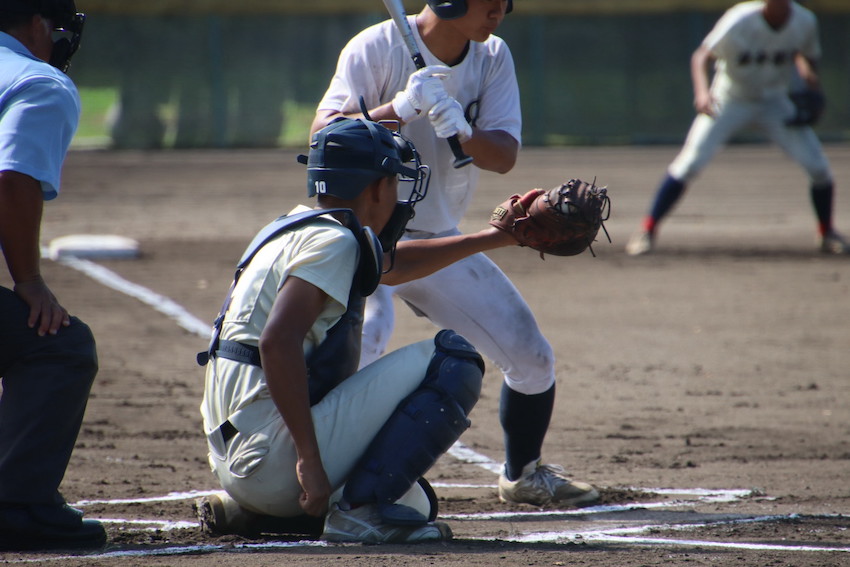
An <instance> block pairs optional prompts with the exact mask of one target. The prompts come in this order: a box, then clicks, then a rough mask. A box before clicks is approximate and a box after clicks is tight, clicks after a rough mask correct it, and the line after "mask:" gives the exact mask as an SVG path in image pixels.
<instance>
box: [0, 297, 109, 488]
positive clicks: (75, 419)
mask: <svg viewBox="0 0 850 567" xmlns="http://www.w3.org/2000/svg"><path fill="white" fill-rule="evenodd" d="M0 313H2V315H0V377H2V384H3V389H2V394H0V503H29V504H35V503H40V504H55V503H62V502H63V499H62V497H61V496H60V494H59V492H58V489H59V484H60V483H61V482H62V477H63V476H64V475H65V469H66V468H67V466H68V461H69V460H70V458H71V451H72V450H73V448H74V444H75V443H76V440H77V433H78V432H79V430H80V425H81V424H82V420H83V414H84V413H85V409H86V403H87V402H88V397H89V391H90V390H91V385H92V383H93V382H94V377H95V375H96V374H97V353H96V347H95V342H94V337H93V336H92V333H91V331H90V330H89V328H88V326H87V325H86V324H85V323H83V322H82V321H80V320H79V319H77V318H76V317H71V325H70V326H69V327H61V328H60V329H59V332H58V333H57V334H56V335H49V334H48V335H45V336H43V337H39V336H38V334H37V333H36V331H35V330H34V329H30V328H29V327H28V326H27V317H28V316H29V307H28V306H27V305H26V303H24V302H23V301H22V300H21V299H20V298H19V297H18V296H17V295H16V294H15V293H14V292H13V291H11V290H9V289H6V288H3V287H0Z"/></svg>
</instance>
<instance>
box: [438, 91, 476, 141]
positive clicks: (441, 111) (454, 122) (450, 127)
mask: <svg viewBox="0 0 850 567" xmlns="http://www.w3.org/2000/svg"><path fill="white" fill-rule="evenodd" d="M428 119H429V120H430V121H431V125H432V126H433V127H434V132H435V133H436V134H437V137H439V138H450V137H452V136H457V138H458V140H459V141H461V142H465V141H467V140H468V139H470V138H471V137H472V126H470V125H469V122H467V121H466V117H465V116H464V115H463V107H462V106H461V105H460V103H459V102H458V101H456V100H455V99H453V98H452V97H448V98H444V99H443V100H441V101H440V102H438V103H437V104H435V105H434V106H433V107H432V108H431V110H430V111H428Z"/></svg>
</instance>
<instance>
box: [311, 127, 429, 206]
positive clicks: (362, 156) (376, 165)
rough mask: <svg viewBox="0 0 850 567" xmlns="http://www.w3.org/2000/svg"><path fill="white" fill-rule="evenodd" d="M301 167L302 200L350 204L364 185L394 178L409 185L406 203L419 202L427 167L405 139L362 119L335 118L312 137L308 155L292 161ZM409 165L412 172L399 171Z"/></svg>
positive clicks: (407, 170) (408, 168)
mask: <svg viewBox="0 0 850 567" xmlns="http://www.w3.org/2000/svg"><path fill="white" fill-rule="evenodd" d="M298 161H299V162H301V163H305V164H307V196H308V197H312V196H314V195H317V194H324V195H333V196H334V197H338V198H340V199H345V200H351V199H354V198H356V197H357V196H358V195H359V194H360V193H361V192H362V191H363V190H364V189H365V188H366V186H367V185H369V184H370V183H372V182H373V181H375V180H376V179H380V178H381V177H389V176H392V175H398V176H399V178H400V179H401V180H403V181H412V182H413V183H414V191H413V192H412V193H411V199H412V200H415V201H418V200H420V199H421V198H422V197H424V192H423V191H422V190H421V187H422V184H423V182H424V181H425V178H426V177H427V167H426V166H423V165H421V163H420V161H419V154H418V153H417V152H416V149H415V148H414V147H413V144H411V143H410V142H409V141H408V140H407V139H406V138H403V137H402V136H401V134H398V133H396V132H392V131H391V130H389V129H387V128H385V127H384V126H382V125H380V124H378V123H376V122H372V121H371V120H364V119H360V118H358V119H350V118H341V119H339V120H336V121H334V122H331V123H330V124H328V125H327V126H325V127H324V128H322V129H321V130H319V131H318V132H316V133H315V134H314V135H313V139H312V142H311V143H310V153H309V155H306V156H304V155H301V156H298ZM411 161H412V162H414V164H413V167H408V166H406V165H405V163H407V162H411Z"/></svg>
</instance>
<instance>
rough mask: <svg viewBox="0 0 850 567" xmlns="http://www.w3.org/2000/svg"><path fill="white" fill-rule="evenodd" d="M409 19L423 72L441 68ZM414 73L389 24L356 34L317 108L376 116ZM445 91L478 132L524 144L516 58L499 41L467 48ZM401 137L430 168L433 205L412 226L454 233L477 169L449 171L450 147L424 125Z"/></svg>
mask: <svg viewBox="0 0 850 567" xmlns="http://www.w3.org/2000/svg"><path fill="white" fill-rule="evenodd" d="M408 19H409V20H410V25H411V28H413V33H414V36H415V37H416V42H417V44H418V45H419V47H420V50H421V52H422V56H423V57H424V58H425V62H426V64H428V65H437V64H442V62H441V61H439V60H438V59H437V58H436V57H435V56H434V55H433V54H432V53H431V52H430V51H428V49H427V47H425V44H424V42H423V41H422V38H421V37H420V36H419V32H418V30H417V28H416V21H415V17H414V16H409V17H408ZM415 70H416V67H415V66H414V64H413V60H412V59H411V57H410V53H409V52H408V50H407V47H406V45H405V43H404V41H403V40H402V38H401V34H400V33H399V31H398V29H397V28H396V26H395V25H394V24H393V22H392V20H387V21H385V22H382V23H380V24H376V25H374V26H371V27H369V28H366V29H365V30H363V31H362V32H360V33H359V34H357V35H356V36H355V37H354V38H353V39H352V40H351V41H350V42H349V43H348V45H346V46H345V48H344V49H343V50H342V52H341V53H340V56H339V62H338V64H337V68H336V73H335V74H334V77H333V79H332V80H331V83H330V86H329V87H328V91H327V92H326V93H325V96H324V97H323V98H322V101H321V102H320V103H319V107H318V108H319V110H336V111H342V112H344V113H354V112H359V111H360V103H359V97H361V96H362V97H363V99H364V101H365V103H366V106H367V107H368V108H375V107H376V106H379V105H381V104H384V103H387V102H389V101H391V100H392V99H393V97H394V96H395V94H396V93H397V92H399V91H403V90H404V89H405V87H406V86H407V79H408V77H409V76H410V75H411V74H412V73H413V72H414V71H415ZM445 88H446V92H448V94H449V95H450V96H452V97H454V98H455V99H456V100H457V101H458V102H459V103H460V104H461V105H462V106H463V108H464V109H465V110H466V111H467V119H468V120H469V119H470V118H471V119H474V121H473V126H477V127H478V128H481V129H484V130H503V131H505V132H507V133H508V134H510V135H511V136H513V137H514V138H515V139H516V140H517V142H520V141H521V130H522V117H521V112H520V101H519V87H518V85H517V80H516V75H515V72H514V62H513V58H512V57H511V53H510V50H509V49H508V46H507V44H506V43H505V42H504V41H503V40H502V39H501V38H499V37H497V36H490V37H489V38H488V39H487V41H485V42H483V43H477V42H470V43H469V52H468V53H467V54H466V55H465V56H464V58H463V61H462V62H460V63H459V64H457V65H455V66H454V67H452V74H451V77H450V78H448V79H447V80H446V82H445ZM402 133H403V134H404V135H405V136H406V137H408V138H410V139H411V140H412V141H413V144H414V145H415V146H416V149H417V151H418V152H419V154H420V155H421V156H422V162H423V163H425V164H427V165H428V166H430V167H431V185H430V188H429V190H428V198H426V199H425V200H424V201H422V202H421V203H419V204H417V205H416V217H415V218H414V219H413V220H412V221H411V222H410V223H409V225H408V226H409V227H410V228H412V229H416V230H421V231H426V232H430V233H438V232H444V231H447V230H451V229H453V228H455V227H456V226H457V225H458V223H459V222H460V219H461V218H462V217H463V215H464V213H465V212H466V209H467V208H468V206H469V203H470V201H471V200H472V195H473V192H474V190H475V186H476V183H477V181H478V174H479V170H478V168H477V167H474V166H467V167H464V168H461V169H454V168H453V167H452V165H451V163H452V162H453V161H454V156H453V154H452V152H451V150H450V149H449V146H448V144H447V143H446V141H445V140H444V139H441V138H438V137H437V136H436V134H434V128H433V127H432V126H431V123H430V122H429V121H428V119H427V117H423V118H420V119H418V120H414V121H413V122H411V123H410V124H407V125H405V126H404V128H403V130H402ZM405 191H406V188H405V187H404V184H402V185H401V186H400V187H399V194H400V195H403V196H404V197H405V198H406V197H407V194H406V193H405ZM407 192H409V190H407Z"/></svg>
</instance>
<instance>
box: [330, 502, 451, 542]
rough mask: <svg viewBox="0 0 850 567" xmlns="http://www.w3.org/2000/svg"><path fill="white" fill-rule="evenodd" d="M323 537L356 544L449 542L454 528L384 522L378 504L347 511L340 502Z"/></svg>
mask: <svg viewBox="0 0 850 567" xmlns="http://www.w3.org/2000/svg"><path fill="white" fill-rule="evenodd" d="M322 539H323V540H325V541H330V542H352V543H371V544H375V543H425V542H434V541H448V540H450V539H452V530H451V528H449V526H448V524H445V523H443V522H427V523H425V524H422V525H418V526H401V525H392V524H387V523H384V522H382V521H381V514H380V513H379V512H378V507H377V505H375V504H364V505H363V506H359V507H357V508H354V509H353V510H343V509H342V508H340V505H339V503H337V504H334V505H333V506H332V507H331V511H330V512H328V515H327V517H326V518H325V530H324V532H323V533H322Z"/></svg>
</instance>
